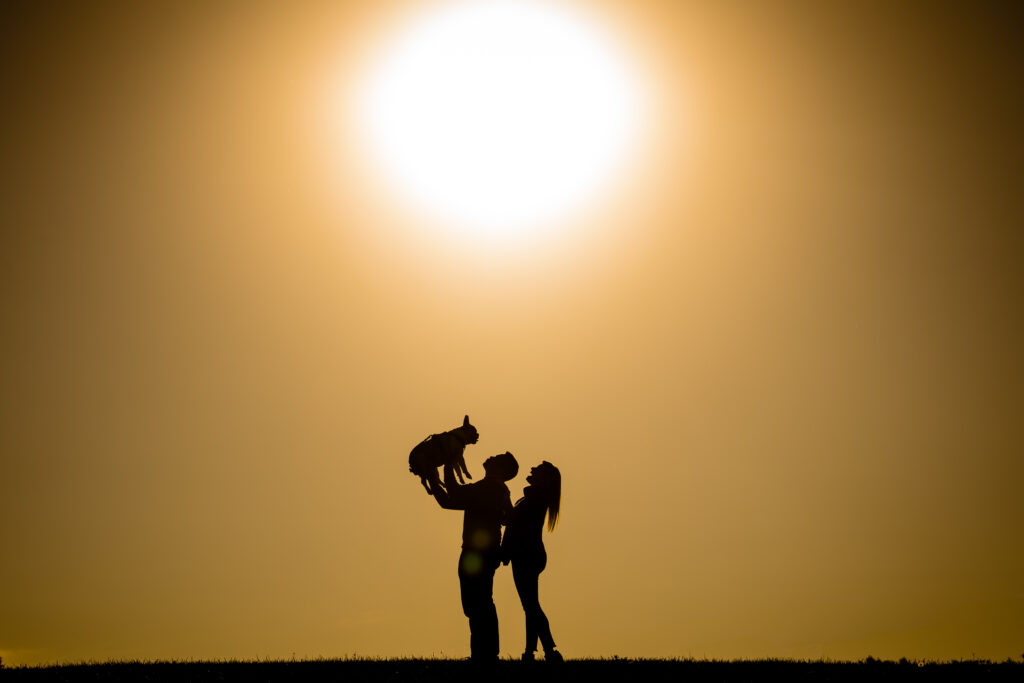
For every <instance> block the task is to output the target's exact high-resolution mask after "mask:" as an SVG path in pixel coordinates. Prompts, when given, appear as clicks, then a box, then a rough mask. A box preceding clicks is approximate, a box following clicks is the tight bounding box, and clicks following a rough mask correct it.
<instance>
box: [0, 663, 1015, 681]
mask: <svg viewBox="0 0 1024 683" xmlns="http://www.w3.org/2000/svg"><path fill="white" fill-rule="evenodd" d="M0 680H2V681H4V683H7V682H8V681H11V682H12V683H13V682H15V681H69V682H73V681H100V682H102V681H150V682H153V683H162V682H163V681H169V682H170V681H174V682H177V681H219V682H229V681H332V682H336V681H344V682H350V681H351V682H357V683H358V682H363V681H365V682H367V683H376V682H378V681H380V682H381V683H384V682H385V681H387V682H390V681H410V682H412V683H419V682H421V681H423V682H427V681H438V682H441V681H444V682H447V683H460V682H462V681H465V682H466V683H479V682H480V681H488V682H492V681H494V682H498V683H503V682H506V681H507V682H508V683H522V682H523V681H529V682H530V683H539V682H543V681H580V682H581V683H591V682H592V681H593V682H594V683H597V682H598V681H604V680H610V681H643V682H647V681H684V682H686V683H691V682H703V681H708V682H711V681H717V682H722V683H731V682H734V681H735V682H736V683H739V682H741V681H750V682H752V683H756V682H757V681H1014V682H1016V681H1020V680H1024V662H1020V661H1006V662H1001V663H996V662H989V661H954V662H911V661H907V660H900V661H899V662H893V661H878V660H874V659H870V658H869V659H867V660H865V661H861V662H832V661H793V660H742V661H731V662H730V661H713V660H710V661H709V660H693V659H671V660H669V659H619V658H617V657H616V658H612V659H580V660H567V661H565V662H564V663H560V664H544V663H541V662H521V661H511V660H501V661H498V662H496V663H494V664H488V665H480V664H474V663H473V662H468V661H454V660H450V659H333V660H331V659H323V660H313V661H263V662H259V661H256V662H251V661H241V662H240V661H228V662H116V663H95V664H65V665H54V666H43V667H15V668H6V669H3V670H0Z"/></svg>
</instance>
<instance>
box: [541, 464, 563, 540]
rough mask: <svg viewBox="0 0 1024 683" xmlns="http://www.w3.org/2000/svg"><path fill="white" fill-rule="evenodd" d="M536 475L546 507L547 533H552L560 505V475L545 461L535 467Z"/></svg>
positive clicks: (555, 468)
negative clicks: (537, 475)
mask: <svg viewBox="0 0 1024 683" xmlns="http://www.w3.org/2000/svg"><path fill="white" fill-rule="evenodd" d="M537 474H539V475H540V477H538V478H539V479H540V480H541V481H540V484H541V485H540V488H541V489H543V491H544V502H545V503H547V507H548V531H554V530H555V525H556V524H558V510H559V508H560V507H561V503H562V473H561V472H559V471H558V468H557V467H555V466H554V465H552V464H551V463H549V462H548V461H547V460H545V461H544V462H542V463H541V464H539V465H537Z"/></svg>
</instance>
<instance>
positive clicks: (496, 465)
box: [484, 451, 519, 481]
mask: <svg viewBox="0 0 1024 683" xmlns="http://www.w3.org/2000/svg"><path fill="white" fill-rule="evenodd" d="M517 474H519V463H518V462H516V458H515V456H514V455H512V454H511V453H509V452H508V451H505V452H504V453H499V454H498V455H492V456H491V457H489V458H487V459H486V460H484V476H485V477H497V478H498V479H501V480H502V481H508V480H510V479H515V477H516V475H517Z"/></svg>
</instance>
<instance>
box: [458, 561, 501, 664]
mask: <svg viewBox="0 0 1024 683" xmlns="http://www.w3.org/2000/svg"><path fill="white" fill-rule="evenodd" d="M497 568H498V567H497V564H496V563H494V562H493V560H492V559H491V558H485V557H484V556H483V555H481V554H480V553H478V552H476V551H473V550H463V551H462V555H460V556H459V586H460V587H461V589H462V611H463V612H464V613H465V615H466V616H467V617H469V649H470V652H471V653H472V655H473V659H485V660H486V659H494V658H496V657H497V656H498V612H497V610H495V609H494V598H493V596H492V592H493V589H494V570H495V569H497Z"/></svg>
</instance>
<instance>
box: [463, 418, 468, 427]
mask: <svg viewBox="0 0 1024 683" xmlns="http://www.w3.org/2000/svg"><path fill="white" fill-rule="evenodd" d="M462 426H463V427H468V426H469V415H467V416H466V417H464V418H462Z"/></svg>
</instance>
